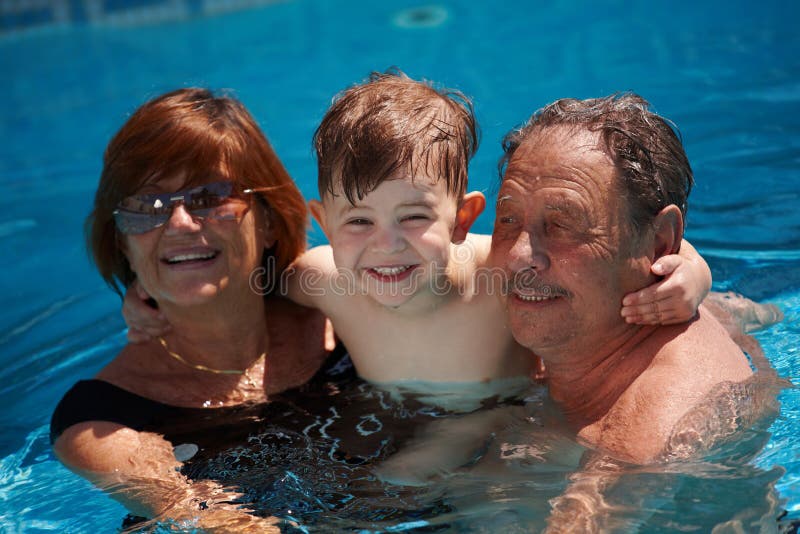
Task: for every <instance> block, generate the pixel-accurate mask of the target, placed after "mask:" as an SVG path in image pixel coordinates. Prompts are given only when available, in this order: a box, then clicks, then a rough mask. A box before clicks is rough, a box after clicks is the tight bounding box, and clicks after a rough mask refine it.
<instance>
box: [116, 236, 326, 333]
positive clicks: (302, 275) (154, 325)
mask: <svg viewBox="0 0 800 534" xmlns="http://www.w3.org/2000/svg"><path fill="white" fill-rule="evenodd" d="M332 272H333V273H335V266H334V263H333V254H332V252H331V248H330V246H327V245H325V246H320V247H315V248H313V249H311V250H309V251H308V252H306V253H305V254H303V255H302V256H300V257H299V258H298V259H297V260H296V261H295V262H294V263H293V264H292V265H291V266H290V267H289V268H288V269H286V271H284V272H283V273H282V275H281V277H280V279H279V283H280V285H279V292H280V293H281V294H283V295H285V296H286V297H288V298H289V299H291V300H293V301H294V302H296V303H297V304H300V305H302V306H306V307H307V308H317V309H320V310H322V311H323V312H324V311H325V310H324V309H323V308H324V302H325V297H326V296H329V295H330V293H331V291H330V288H331V273H332ZM251 282H252V281H251ZM254 287H256V288H258V283H257V281H256V286H254ZM149 299H150V295H148V294H147V292H145V290H144V289H143V288H142V287H141V285H139V283H138V282H137V281H136V280H134V281H133V283H132V284H131V285H130V286H129V287H128V290H127V291H126V292H125V298H124V300H123V302H122V317H123V319H125V324H126V325H127V326H128V341H129V342H131V343H143V342H145V341H149V340H151V339H156V338H158V337H160V336H163V335H165V334H167V333H168V332H169V331H170V330H171V329H172V328H171V326H170V324H169V323H168V322H167V319H166V317H164V315H163V314H162V313H161V312H159V311H158V309H157V308H155V307H153V306H151V305H150V304H148V301H149Z"/></svg>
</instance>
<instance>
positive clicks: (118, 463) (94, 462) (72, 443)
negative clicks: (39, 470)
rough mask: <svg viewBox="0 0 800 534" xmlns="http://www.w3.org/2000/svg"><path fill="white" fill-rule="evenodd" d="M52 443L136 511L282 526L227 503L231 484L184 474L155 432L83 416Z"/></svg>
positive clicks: (232, 526)
mask: <svg viewBox="0 0 800 534" xmlns="http://www.w3.org/2000/svg"><path fill="white" fill-rule="evenodd" d="M53 449H54V451H55V453H56V456H57V457H58V458H59V460H61V462H62V463H63V464H64V465H65V466H67V467H68V468H69V469H70V470H71V471H73V472H75V473H76V474H78V475H80V476H82V477H84V478H86V479H87V480H89V481H90V482H92V483H93V484H94V485H95V486H97V487H99V488H100V489H102V490H104V491H106V492H107V493H108V494H109V495H110V496H111V497H112V498H114V499H115V500H117V501H119V502H120V503H122V504H123V505H124V506H125V507H126V508H127V509H128V510H129V511H130V512H131V513H133V514H135V515H141V516H144V517H148V518H155V519H166V518H169V519H173V520H179V521H187V522H189V525H191V527H193V528H202V529H204V530H205V531H213V532H280V530H279V529H278V528H277V526H275V525H276V524H277V520H275V519H274V518H270V519H262V518H259V517H256V516H253V515H250V514H249V513H247V510H246V509H243V508H241V507H240V505H237V504H232V503H230V501H231V500H233V499H235V498H236V497H238V496H239V494H238V493H237V492H236V491H235V489H233V488H225V487H223V486H222V485H220V484H219V483H216V482H213V481H209V480H201V481H192V480H189V479H187V478H186V477H185V476H183V475H182V474H181V473H180V467H181V465H182V464H181V462H179V461H178V460H177V459H176V458H175V455H174V454H173V452H172V445H171V444H170V442H168V441H167V440H165V439H164V438H163V437H161V436H159V435H157V434H153V433H150V432H138V431H136V430H133V429H131V428H128V427H126V426H123V425H119V424H117V423H111V422H107V421H86V422H83V423H78V424H75V425H72V426H70V427H69V428H67V429H66V430H65V431H64V432H63V433H62V434H61V436H59V437H58V439H57V440H56V441H55V443H54V445H53Z"/></svg>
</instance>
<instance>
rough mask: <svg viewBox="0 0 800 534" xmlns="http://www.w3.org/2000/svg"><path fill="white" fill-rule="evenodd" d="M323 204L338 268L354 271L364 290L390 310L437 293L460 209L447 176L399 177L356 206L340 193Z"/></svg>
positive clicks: (366, 196) (367, 196)
mask: <svg viewBox="0 0 800 534" xmlns="http://www.w3.org/2000/svg"><path fill="white" fill-rule="evenodd" d="M323 206H324V219H325V221H324V223H325V224H324V226H325V228H326V233H327V235H328V239H329V240H330V244H331V248H332V250H333V257H334V261H335V263H336V267H337V269H339V270H340V271H343V272H350V273H352V274H353V275H354V281H355V283H356V288H357V289H358V291H359V292H360V293H364V294H366V295H368V296H370V297H371V298H373V299H374V300H375V301H376V302H378V303H379V304H381V305H383V306H387V307H391V308H398V307H400V306H402V305H404V304H406V303H407V302H409V301H411V300H412V299H413V300H415V301H416V300H419V298H416V297H420V296H422V295H425V294H428V295H432V294H434V291H433V290H434V289H435V286H436V283H437V279H438V278H439V277H442V276H443V275H444V273H445V272H446V269H447V266H448V260H449V255H450V240H451V237H452V235H453V228H454V225H455V220H456V211H457V202H456V199H455V198H454V197H453V196H452V195H451V194H449V193H448V191H447V188H446V185H445V183H444V180H439V179H435V178H431V177H429V176H427V175H418V176H416V177H414V179H413V180H412V179H411V178H410V177H409V176H406V175H398V176H397V177H395V178H393V179H390V180H387V181H385V182H383V183H381V184H380V185H379V186H378V187H376V188H375V190H374V191H371V192H370V193H368V194H367V195H365V196H364V198H363V199H361V200H357V201H356V203H355V204H350V202H349V201H348V200H347V199H346V198H345V196H344V194H343V193H342V192H339V194H338V195H336V196H331V195H326V196H325V199H324V200H323Z"/></svg>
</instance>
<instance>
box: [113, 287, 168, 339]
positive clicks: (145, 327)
mask: <svg viewBox="0 0 800 534" xmlns="http://www.w3.org/2000/svg"><path fill="white" fill-rule="evenodd" d="M148 300H150V295H148V294H147V292H146V291H145V290H144V288H142V286H141V285H140V284H139V282H138V281H136V280H134V281H133V283H132V284H131V285H130V286H129V287H128V290H127V291H126V292H125V299H124V300H123V301H122V318H123V319H125V324H126V325H128V341H129V342H130V343H144V342H145V341H150V340H151V339H154V338H158V337H161V336H163V335H165V334H166V333H168V332H169V331H170V330H171V329H172V327H171V326H170V324H169V323H168V322H167V318H166V317H164V315H163V314H162V313H161V312H159V311H158V309H157V308H154V307H152V306H150V305H149V304H148Z"/></svg>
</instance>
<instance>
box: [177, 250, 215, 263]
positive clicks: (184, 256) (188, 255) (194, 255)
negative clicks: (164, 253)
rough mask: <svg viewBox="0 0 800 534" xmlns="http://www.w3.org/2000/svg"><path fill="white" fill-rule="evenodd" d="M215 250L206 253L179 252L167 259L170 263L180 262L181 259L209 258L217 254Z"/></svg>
mask: <svg viewBox="0 0 800 534" xmlns="http://www.w3.org/2000/svg"><path fill="white" fill-rule="evenodd" d="M215 255H216V254H215V253H214V252H206V253H204V254H179V255H177V256H172V257H171V258H169V259H167V261H168V262H169V263H178V262H181V261H192V260H208V259H211V258H213V257H214V256H215Z"/></svg>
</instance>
